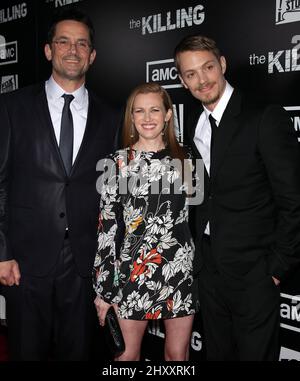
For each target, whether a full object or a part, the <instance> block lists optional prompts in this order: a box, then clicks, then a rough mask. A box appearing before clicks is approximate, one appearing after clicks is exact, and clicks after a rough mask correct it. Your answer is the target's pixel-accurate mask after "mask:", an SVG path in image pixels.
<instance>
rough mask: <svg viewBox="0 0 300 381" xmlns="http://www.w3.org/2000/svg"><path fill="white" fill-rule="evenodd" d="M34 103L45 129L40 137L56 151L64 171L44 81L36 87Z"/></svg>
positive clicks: (59, 163)
mask: <svg viewBox="0 0 300 381" xmlns="http://www.w3.org/2000/svg"><path fill="white" fill-rule="evenodd" d="M35 103H36V108H35V111H36V113H37V115H38V117H39V119H40V122H41V126H42V128H43V129H44V131H45V133H43V134H42V137H43V138H46V139H47V140H48V142H49V144H50V145H51V148H52V150H53V151H54V152H56V155H55V156H56V157H57V161H58V165H59V166H60V167H61V169H62V170H63V171H64V172H65V167H64V163H63V161H62V158H61V155H60V151H59V147H58V144H57V140H56V136H55V132H54V127H53V124H52V120H51V115H50V112H49V107H48V101H47V96H46V91H45V84H44V83H41V84H40V85H38V87H37V92H36V98H35Z"/></svg>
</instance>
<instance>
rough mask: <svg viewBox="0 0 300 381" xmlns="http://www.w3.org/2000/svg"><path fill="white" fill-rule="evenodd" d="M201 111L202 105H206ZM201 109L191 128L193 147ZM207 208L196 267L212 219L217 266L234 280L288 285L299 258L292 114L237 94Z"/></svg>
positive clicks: (222, 129)
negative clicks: (269, 278)
mask: <svg viewBox="0 0 300 381" xmlns="http://www.w3.org/2000/svg"><path fill="white" fill-rule="evenodd" d="M199 106H200V104H199ZM202 111H203V108H202V106H201V107H198V110H197V111H196V113H195V114H194V115H191V117H190V121H189V123H188V125H187V126H186V127H187V128H186V133H187V141H188V142H189V144H190V145H191V146H192V147H193V149H194V152H195V156H196V157H198V158H201V155H200V153H199V152H198V150H197V148H196V146H195V144H194V142H193V138H194V134H195V127H196V124H197V121H198V118H199V116H200V114H201V112H202ZM204 193H205V195H204V202H203V203H202V204H201V205H200V206H197V207H196V208H195V216H194V218H195V220H194V221H192V223H193V224H195V226H196V228H195V229H194V230H195V231H196V247H197V253H196V267H197V270H198V271H199V270H200V269H201V266H202V264H203V261H204V260H203V257H202V253H201V239H202V236H203V233H204V230H205V226H206V224H207V221H209V223H210V235H211V245H212V256H213V261H214V263H215V265H216V267H217V269H218V270H219V271H220V273H222V274H224V275H227V276H228V278H230V279H235V280H238V281H239V280H241V279H243V280H246V281H247V280H249V281H250V282H252V281H254V280H257V279H260V278H261V277H262V276H264V275H265V274H270V275H274V276H275V277H278V278H279V279H281V278H282V277H284V275H286V273H287V272H288V270H289V269H290V268H291V267H293V266H294V264H296V263H299V260H300V152H299V145H298V142H297V137H296V133H295V131H294V129H293V126H292V124H291V123H290V121H289V118H288V116H287V114H286V112H285V111H284V110H283V109H282V108H281V107H278V106H271V105H269V106H261V105H256V104H254V103H253V102H252V101H249V100H247V99H246V98H245V97H244V96H242V95H241V94H240V93H239V92H238V91H236V90H234V92H233V94H232V96H231V98H230V100H229V103H228V105H227V107H226V109H225V112H224V114H223V116H222V119H221V121H220V124H219V127H218V132H217V136H216V138H215V140H214V149H213V153H212V158H211V174H210V176H208V174H207V173H206V171H205V192H204Z"/></svg>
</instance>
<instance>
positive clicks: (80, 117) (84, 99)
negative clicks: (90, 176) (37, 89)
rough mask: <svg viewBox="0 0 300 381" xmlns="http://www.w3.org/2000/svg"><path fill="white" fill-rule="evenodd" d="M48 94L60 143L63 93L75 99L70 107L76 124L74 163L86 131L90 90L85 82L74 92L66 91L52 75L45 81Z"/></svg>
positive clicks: (74, 124)
mask: <svg viewBox="0 0 300 381" xmlns="http://www.w3.org/2000/svg"><path fill="white" fill-rule="evenodd" d="M45 89H46V95H47V100H48V106H49V111H50V116H51V120H52V124H53V128H54V132H55V137H56V141H57V144H58V145H59V138H60V127H61V116H62V110H63V107H64V103H65V101H64V98H62V95H63V94H72V95H73V96H74V99H73V100H72V102H71V104H70V109H71V112H72V117H73V126H74V140H73V163H74V161H75V159H76V156H77V154H78V151H79V148H80V145H81V143H82V139H83V135H84V132H85V127H86V121H87V114H88V106H89V97H88V91H87V89H86V88H85V86H84V84H83V85H82V86H81V87H80V88H79V89H77V90H76V91H74V92H73V93H67V92H66V91H64V90H63V89H62V88H61V87H60V86H59V85H58V84H57V83H56V82H55V80H54V78H53V77H52V76H51V77H50V78H49V80H48V81H46V83H45Z"/></svg>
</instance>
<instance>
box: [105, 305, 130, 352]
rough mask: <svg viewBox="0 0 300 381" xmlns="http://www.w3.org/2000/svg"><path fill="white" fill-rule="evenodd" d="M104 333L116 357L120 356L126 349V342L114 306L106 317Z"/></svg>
mask: <svg viewBox="0 0 300 381" xmlns="http://www.w3.org/2000/svg"><path fill="white" fill-rule="evenodd" d="M104 335H105V340H106V343H107V345H108V347H109V349H110V351H111V354H112V355H113V356H114V357H118V356H120V355H121V354H122V353H123V352H124V351H125V342H124V338H123V334H122V331H121V328H120V325H119V322H118V317H117V314H116V312H115V310H114V308H113V307H112V306H111V307H110V308H109V309H108V311H107V314H106V317H105V325H104Z"/></svg>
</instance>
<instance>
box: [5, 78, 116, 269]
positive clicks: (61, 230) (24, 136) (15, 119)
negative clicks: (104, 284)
mask: <svg viewBox="0 0 300 381" xmlns="http://www.w3.org/2000/svg"><path fill="white" fill-rule="evenodd" d="M118 117H119V116H118V113H116V112H114V111H113V110H112V109H110V108H109V107H108V106H107V105H105V104H104V103H103V102H102V101H100V100H99V99H97V98H96V97H95V96H94V95H93V94H92V93H91V92H89V110H88V118H87V125H86V130H85V134H84V138H83V141H82V144H81V147H80V150H79V152H78V155H77V157H76V160H75V162H74V165H73V168H72V171H71V174H70V176H69V177H68V176H67V174H66V172H65V169H64V165H63V162H62V159H61V156H60V152H59V148H58V145H57V142H56V138H55V133H54V129H53V126H52V122H51V117H50V113H49V109H48V104H47V98H46V93H45V86H44V83H43V84H39V85H34V86H29V87H27V88H24V89H21V90H18V91H16V92H13V93H10V94H7V95H5V96H2V97H1V98H0V120H1V122H0V123H1V127H0V260H1V261H3V260H9V259H16V260H17V261H18V263H19V265H20V268H21V273H27V274H31V275H35V276H45V275H46V274H47V273H48V272H49V271H50V270H51V268H52V267H53V266H54V265H55V263H56V261H57V258H58V255H59V253H60V250H61V248H62V244H63V239H64V234H65V227H66V218H67V222H68V228H69V237H70V242H71V249H72V252H73V255H74V258H75V262H76V265H77V268H78V271H79V273H80V274H81V275H82V276H90V275H91V271H92V267H93V261H94V257H95V252H96V230H97V220H98V218H97V215H98V208H99V204H98V198H99V197H98V196H99V195H98V194H97V191H96V180H97V177H98V176H99V173H97V172H96V163H97V161H98V160H99V159H101V158H103V157H105V156H106V155H108V154H109V153H111V152H113V151H114V150H115V147H114V138H115V132H116V130H117V127H118V121H117V119H118Z"/></svg>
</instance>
